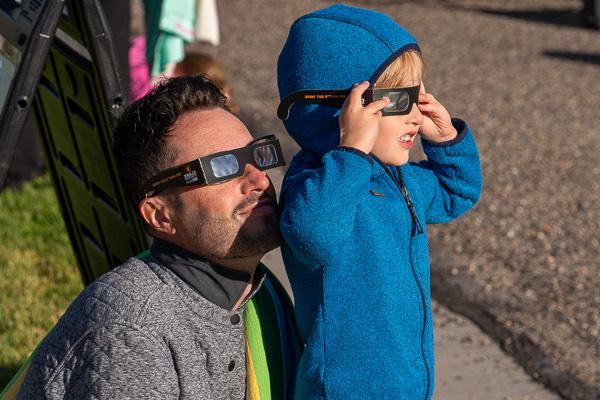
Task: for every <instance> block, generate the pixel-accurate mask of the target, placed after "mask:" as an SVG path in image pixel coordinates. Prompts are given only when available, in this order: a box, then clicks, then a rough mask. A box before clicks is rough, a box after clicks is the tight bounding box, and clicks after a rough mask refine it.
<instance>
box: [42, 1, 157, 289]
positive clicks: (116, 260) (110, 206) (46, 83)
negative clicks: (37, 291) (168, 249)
mask: <svg viewBox="0 0 600 400" xmlns="http://www.w3.org/2000/svg"><path fill="white" fill-rule="evenodd" d="M91 3H93V2H92V1H87V2H86V1H84V2H82V1H76V0H73V1H67V2H66V10H67V11H66V12H63V15H62V17H61V21H60V22H59V27H58V30H57V35H56V37H55V40H54V43H53V45H52V48H51V49H50V52H49V55H48V58H47V60H46V63H45V66H44V69H43V71H42V76H41V78H40V82H39V85H38V88H37V91H36V98H35V101H34V105H33V107H34V112H35V117H36V121H37V125H38V127H39V133H40V138H41V142H42V144H43V148H44V152H45V155H46V159H47V162H48V166H49V169H50V171H51V174H52V176H53V179H54V181H55V185H56V189H57V193H58V198H59V202H60V203H61V206H62V211H63V215H64V219H65V224H66V226H67V229H68V231H69V235H70V238H71V241H72V244H73V248H74V250H75V254H76V256H77V260H78V263H79V267H80V270H81V273H82V276H83V279H84V281H85V282H86V283H89V282H91V281H92V280H94V279H95V278H97V277H98V276H99V275H101V274H102V273H104V272H106V271H107V270H109V269H110V268H112V267H115V266H116V265H118V264H120V263H121V262H122V261H124V260H125V259H126V258H128V257H130V256H133V255H135V254H137V253H139V252H140V251H142V250H143V249H144V248H146V238H145V235H144V233H143V229H142V227H141V223H140V222H139V220H138V218H137V217H136V215H135V211H134V210H133V209H132V207H131V206H130V205H129V203H128V202H127V199H126V197H125V195H124V193H123V190H122V188H121V187H120V185H119V182H118V176H117V172H116V168H115V165H114V161H113V158H112V154H111V150H110V148H111V132H112V131H111V128H112V124H111V121H112V120H111V118H112V116H111V113H110V112H109V110H111V107H109V106H108V104H109V103H110V104H111V105H112V104H113V103H112V99H107V94H106V90H104V85H105V84H106V83H107V82H105V81H106V80H107V77H106V76H101V73H100V68H105V70H104V71H102V72H103V73H104V75H106V69H108V70H110V68H109V67H108V64H107V63H112V62H114V60H106V59H103V60H99V59H98V58H97V55H96V54H94V46H93V43H91V42H90V35H89V33H88V31H87V26H88V24H89V23H90V21H88V20H86V17H85V15H86V14H88V15H89V14H90V13H89V11H88V12H87V13H86V12H84V11H85V10H84V7H86V4H91ZM93 17H94V14H93V13H92V18H93ZM94 40H95V39H94ZM115 81H116V77H115ZM112 84H113V86H114V84H115V82H112ZM116 84H117V85H118V83H116ZM112 110H113V112H114V107H113V108H112Z"/></svg>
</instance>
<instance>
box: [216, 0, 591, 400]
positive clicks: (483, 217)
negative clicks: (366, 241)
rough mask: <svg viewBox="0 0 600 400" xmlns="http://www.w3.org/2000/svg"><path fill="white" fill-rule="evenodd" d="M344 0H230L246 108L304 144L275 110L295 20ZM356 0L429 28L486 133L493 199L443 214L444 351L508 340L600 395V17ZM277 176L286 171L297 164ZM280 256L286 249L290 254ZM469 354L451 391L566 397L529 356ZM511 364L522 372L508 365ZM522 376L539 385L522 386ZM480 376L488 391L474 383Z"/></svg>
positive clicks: (412, 26)
mask: <svg viewBox="0 0 600 400" xmlns="http://www.w3.org/2000/svg"><path fill="white" fill-rule="evenodd" d="M329 4H331V2H329V1H317V0H310V1H301V2H300V1H298V2H290V1H276V0H227V1H223V2H219V15H220V20H221V21H220V22H221V35H222V43H221V46H220V47H219V48H218V50H217V55H218V57H219V59H220V61H221V62H222V63H223V66H224V69H225V72H226V75H227V77H228V80H229V81H230V82H231V84H232V86H233V88H234V92H233V97H234V98H235V101H236V102H237V104H238V105H239V106H240V109H241V110H242V119H243V120H244V121H245V122H246V123H247V124H248V125H249V126H250V127H251V129H252V130H253V131H254V134H255V135H257V136H260V135H264V134H266V133H275V134H277V136H278V137H279V138H280V140H281V141H282V142H283V145H284V148H285V152H286V154H287V156H288V158H289V157H291V155H293V154H294V153H295V152H296V150H297V147H296V146H295V144H294V143H292V142H291V140H290V139H289V138H288V136H287V134H286V133H285V130H284V129H283V125H282V124H281V123H280V122H279V121H278V120H277V119H276V116H275V111H276V108H277V104H278V95H277V87H276V62H277V56H278V53H279V50H280V49H281V47H282V45H283V43H284V41H285V38H286V35H287V31H288V29H289V26H290V25H291V23H292V22H293V21H294V20H295V19H296V18H297V17H299V16H300V15H302V14H304V13H306V12H309V11H311V10H314V9H317V8H322V7H325V6H327V5H329ZM347 4H350V5H355V6H362V7H368V8H372V9H377V10H380V11H383V12H385V13H386V14H388V15H390V16H391V17H392V18H394V19H395V20H396V21H398V22H399V23H400V24H402V25H403V26H405V27H406V28H407V29H408V30H410V31H411V32H412V33H413V34H414V36H415V37H416V38H417V40H418V41H419V43H420V45H421V47H422V49H423V53H424V58H425V63H426V76H425V83H426V85H427V86H426V87H427V89H428V91H430V92H431V93H433V94H434V95H435V96H436V97H437V98H438V99H439V100H440V101H441V102H442V103H443V104H445V105H446V106H447V108H448V109H449V111H450V112H451V114H452V115H454V116H458V117H461V118H463V119H465V120H466V121H467V122H468V123H469V125H470V126H471V127H472V129H473V131H474V133H475V136H476V140H477V143H478V145H479V149H480V153H481V160H482V168H483V175H484V190H483V194H482V198H481V201H480V202H479V204H478V205H477V206H476V208H475V209H474V210H473V211H471V212H470V213H469V214H467V215H466V216H465V217H463V218H461V219H460V220H458V221H455V222H453V223H451V224H446V225H442V226H432V227H429V228H428V234H429V238H430V247H431V252H432V291H433V295H434V297H435V298H436V299H437V300H438V302H439V303H440V304H439V305H437V306H436V309H437V310H438V311H436V315H439V316H440V317H439V319H438V320H437V321H436V338H437V350H436V354H437V358H438V364H439V361H440V360H441V359H443V357H444V355H443V354H444V351H445V350H444V346H448V347H447V349H448V352H447V353H445V354H459V353H468V352H471V353H472V354H474V356H473V357H478V354H480V353H481V354H483V353H485V350H483V349H484V348H487V349H491V348H493V347H494V346H495V347H498V346H500V347H501V348H502V349H503V351H504V352H506V353H508V354H510V355H511V356H512V357H513V358H514V360H516V361H517V362H518V363H519V364H520V365H521V366H522V367H524V368H525V370H526V371H527V372H528V373H529V375H530V376H532V377H533V378H535V379H536V380H537V381H539V382H541V383H543V384H544V385H546V386H547V387H548V388H551V389H552V390H553V391H555V392H557V393H559V394H560V395H561V396H562V397H564V398H574V399H596V398H600V361H599V360H600V289H599V287H600V273H599V272H600V267H599V265H598V264H599V261H598V260H599V257H598V256H599V255H600V239H599V237H600V206H599V204H600V203H599V202H598V198H599V195H600V165H599V163H598V161H597V160H598V156H597V155H598V154H599V151H600V143H599V142H598V136H599V135H600V128H599V127H600V113H599V110H600V90H599V86H600V31H594V30H590V29H586V28H584V27H583V24H582V23H581V21H580V18H579V15H578V9H579V8H580V7H581V2H580V1H577V0H506V1H500V0H488V1H483V0H480V1H471V0H453V1H402V0H379V1H377V0H364V1H348V2H347ZM415 157H416V158H419V154H418V152H417V154H416V156H415ZM272 176H273V179H274V181H275V182H276V184H279V182H280V180H281V176H282V172H276V173H274V174H272ZM268 259H269V262H270V264H271V265H276V266H277V265H280V264H278V263H279V262H280V261H278V260H279V259H278V256H277V254H271V255H269V257H268ZM447 308H449V309H452V310H454V311H458V312H460V313H461V314H462V315H466V316H468V317H469V318H470V319H471V320H473V321H475V323H476V324H477V325H478V326H479V328H478V327H475V326H474V325H473V326H470V325H469V324H470V322H467V321H466V320H464V319H462V317H460V316H458V315H456V314H454V313H452V312H451V311H449V310H448V309H447ZM444 318H445V319H444ZM448 318H450V319H455V320H456V321H460V323H459V325H457V326H455V327H454V328H455V330H454V331H451V332H450V333H448V335H449V336H450V337H455V338H458V340H457V343H454V342H452V341H447V340H446V341H444V337H445V336H444V333H443V332H448V331H443V329H444V328H447V327H452V323H448V324H446V325H444V324H440V323H439V322H440V320H441V321H448ZM461 324H462V325H461ZM443 325H444V326H443ZM467 325H469V327H468V329H473V330H470V331H469V332H474V333H473V334H471V333H469V335H471V339H469V340H465V341H462V342H461V339H460V338H461V334H459V333H456V332H461V330H460V329H462V328H460V327H461V326H462V327H465V326H467ZM465 329H466V328H465ZM479 329H482V330H483V331H485V332H486V333H487V334H488V335H490V337H491V338H492V339H493V340H490V341H489V343H486V340H487V339H485V338H486V336H479V335H481V331H479ZM452 332H455V333H452ZM440 333H441V334H440ZM474 337H476V338H477V339H473V338H474ZM446 338H447V337H446ZM480 338H481V339H480ZM448 343H454V344H455V345H456V346H455V347H453V348H451V347H452V346H450V345H449V344H448ZM473 343H475V344H481V345H482V346H483V347H481V348H478V347H476V346H475V347H474V346H471V345H473ZM457 346H458V347H457ZM461 346H463V347H461ZM469 346H470V347H469ZM486 346H488V347H486ZM489 346H492V347H489ZM453 351H454V352H455V353H452V352H453ZM490 351H491V350H490ZM490 354H491V353H490ZM494 354H496V353H494ZM498 354H499V355H498V358H497V359H498V360H500V359H502V360H503V362H504V361H505V360H504V358H503V357H505V356H504V354H505V353H498ZM453 358H455V356H450V359H453ZM480 358H481V357H480ZM492 358H493V357H492ZM481 362H482V363H484V362H485V357H484V360H482V361H481ZM508 362H509V364H510V362H512V361H508ZM467 363H470V362H469V361H465V363H462V364H461V363H460V359H459V363H454V364H453V363H452V362H451V363H450V364H444V365H446V366H447V368H444V369H447V370H446V371H440V370H439V365H438V368H436V374H437V375H438V376H437V382H438V385H437V388H438V392H437V394H436V396H437V398H445V399H467V398H486V399H509V398H522V399H525V398H529V399H538V398H539V399H542V398H543V399H546V398H553V395H551V394H550V393H549V392H547V391H545V390H544V389H541V388H540V387H539V385H536V384H535V383H533V382H532V381H531V379H530V378H528V377H523V376H522V371H521V372H519V371H520V370H519V367H513V366H510V365H509V364H506V365H505V364H501V363H500V362H499V361H498V362H496V365H502V367H498V368H497V369H494V368H492V367H490V368H488V370H489V371H490V373H489V374H488V375H477V372H478V371H479V372H481V371H484V370H486V368H487V367H486V368H483V367H472V368H471V369H469V368H466V369H464V371H470V372H465V374H461V373H460V372H458V370H457V369H460V368H461V365H462V366H463V367H465V366H466V365H465V364H467ZM492 363H494V361H492ZM470 365H473V363H470ZM511 365H512V364H511ZM512 368H515V369H514V370H513V369H512ZM508 371H515V375H514V376H506V377H502V378H501V379H500V376H501V374H503V373H508ZM444 373H448V374H449V375H446V376H445V377H444V375H443V374H444ZM511 373H512V372H511ZM473 374H475V375H474V376H475V379H466V378H465V377H466V376H473ZM457 375H459V376H460V377H461V378H460V379H458V380H457V379H455V378H456V376H457ZM440 376H441V377H442V378H441V379H440ZM486 376H487V377H488V378H486ZM517 376H518V377H517ZM494 378H498V379H496V380H497V381H498V385H497V386H494V387H489V386H490V385H489V383H490V382H492V381H494ZM519 384H525V385H529V384H531V385H533V386H531V388H532V389H531V391H529V389H524V391H521V392H518V391H517V392H515V391H511V388H513V387H514V386H516V387H522V386H519ZM452 385H454V386H452ZM486 385H487V386H488V389H485V388H484V386H486ZM450 386H452V387H450ZM474 386H478V388H479V389H481V390H483V391H480V392H476V393H475V394H473V393H469V392H468V390H470V389H473V387H474ZM496 388H497V389H496ZM444 390H445V392H444ZM461 390H462V391H461ZM486 390H487V391H486Z"/></svg>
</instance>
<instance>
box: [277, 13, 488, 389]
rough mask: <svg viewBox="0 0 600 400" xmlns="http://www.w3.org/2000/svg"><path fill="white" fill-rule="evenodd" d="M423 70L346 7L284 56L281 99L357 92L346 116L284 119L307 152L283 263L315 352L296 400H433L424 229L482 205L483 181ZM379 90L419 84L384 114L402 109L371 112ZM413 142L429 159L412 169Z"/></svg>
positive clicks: (285, 203) (305, 107) (292, 184)
mask: <svg viewBox="0 0 600 400" xmlns="http://www.w3.org/2000/svg"><path fill="white" fill-rule="evenodd" d="M422 68H423V66H422V60H421V53H420V49H419V47H418V45H417V42H416V41H415V39H414V38H413V37H412V36H411V35H410V34H409V33H408V32H407V31H405V30H404V29H403V28H401V27H400V26H398V25H397V24H396V23H395V22H394V21H392V20H391V19H390V18H388V17H387V16H385V15H383V14H380V13H377V12H373V11H369V10H364V9H358V8H352V7H346V6H342V5H335V6H332V7H329V8H326V9H324V10H320V11H317V12H314V13H311V14H308V15H305V16H303V17H301V18H300V19H298V20H297V21H296V22H295V23H294V24H293V25H292V27H291V29H290V32H289V36H288V38H287V41H286V44H285V46H284V48H283V49H282V51H281V54H280V56H279V61H278V68H277V74H278V85H279V92H280V96H281V99H284V100H285V99H286V97H287V96H288V95H290V94H292V93H294V92H296V91H299V90H325V89H327V90H333V89H336V90H343V89H349V88H351V87H352V91H351V93H350V95H349V96H348V98H347V99H346V101H345V103H344V105H343V108H342V110H341V114H340V110H339V109H336V108H334V107H331V106H325V105H323V104H320V105H316V104H305V103H296V104H294V105H293V106H292V107H291V109H290V114H289V118H288V119H286V120H285V121H284V123H285V127H286V129H287V131H288V132H289V134H290V135H291V136H292V137H293V138H294V139H295V140H296V142H297V143H298V144H299V145H300V147H301V148H302V149H301V151H300V152H299V153H298V154H297V155H296V156H295V157H294V159H293V161H292V162H291V165H290V167H289V170H288V172H287V174H286V177H285V179H284V182H283V187H282V193H281V205H282V215H281V231H282V234H283V237H284V241H285V243H284V245H283V246H282V253H283V258H284V261H285V265H286V270H287V273H288V276H289V278H290V281H291V284H292V288H293V291H294V296H295V301H296V314H297V320H298V324H299V328H300V333H301V335H302V338H303V340H304V341H305V343H306V347H305V350H304V353H303V355H302V358H301V362H300V366H299V371H298V376H297V384H296V398H298V399H410V400H415V399H430V398H431V397H432V394H433V371H434V367H433V324H432V316H431V303H430V288H429V255H428V248H427V236H426V233H425V225H426V224H430V223H443V222H447V221H450V220H452V219H455V218H457V217H458V216H460V215H461V214H463V213H464V212H466V211H467V210H469V209H470V208H471V207H473V205H474V204H475V203H476V202H477V200H478V198H479V194H480V191H481V171H480V165H479V155H478V152H477V147H476V145H475V142H474V140H473V136H472V134H471V132H470V130H469V128H468V127H467V125H466V124H465V123H464V122H463V121H461V120H459V119H450V116H449V114H448V112H447V111H446V109H445V108H444V106H443V105H442V104H440V103H439V102H438V101H437V100H436V99H435V98H434V97H433V96H432V95H431V94H428V93H427V92H426V91H425V87H424V85H423V84H422V82H421V74H422ZM365 81H367V82H365ZM357 82H363V83H360V84H358V85H355V86H353V84H355V83H357ZM370 85H371V86H374V87H376V88H408V89H407V90H406V91H407V92H411V89H410V88H412V90H413V92H414V95H411V96H412V97H411V96H409V97H408V99H409V101H408V100H406V99H404V100H405V101H408V106H407V111H406V112H407V113H405V114H404V115H398V114H396V115H387V114H386V115H385V116H383V117H382V111H383V112H384V114H385V111H386V110H387V109H388V108H390V107H391V108H392V109H393V107H392V106H394V104H390V100H389V99H387V98H383V99H382V100H378V101H374V102H371V103H370V104H366V105H364V106H363V104H362V101H361V95H362V94H363V93H365V92H366V90H367V88H368V87H369V86H370ZM419 85H420V87H419ZM419 91H420V94H418V93H419ZM390 97H391V96H390ZM396 100H397V99H394V101H396ZM380 110H381V111H380ZM417 134H419V135H421V138H422V139H421V140H422V146H423V150H424V152H425V154H426V155H427V160H426V161H423V162H421V163H418V164H415V163H408V156H409V151H410V149H411V147H412V145H413V141H414V139H415V137H416V136H417Z"/></svg>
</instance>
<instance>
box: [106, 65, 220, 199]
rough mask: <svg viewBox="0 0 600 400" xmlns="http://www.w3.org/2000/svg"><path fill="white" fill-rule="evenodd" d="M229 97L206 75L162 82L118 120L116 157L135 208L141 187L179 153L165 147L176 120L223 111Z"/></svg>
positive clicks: (125, 187) (115, 146)
mask: <svg viewBox="0 0 600 400" xmlns="http://www.w3.org/2000/svg"><path fill="white" fill-rule="evenodd" d="M226 102H227V98H226V97H225V96H224V95H223V93H222V92H221V91H220V90H219V88H218V87H217V86H215V85H214V84H213V83H212V81H211V80H210V79H209V78H208V76H206V75H197V76H182V77H176V78H168V79H163V80H162V81H161V82H160V83H158V85H157V86H155V87H154V88H153V89H152V90H151V91H150V92H148V94H146V95H145V96H144V97H142V98H141V99H139V100H138V101H136V102H135V103H133V104H131V105H130V106H129V107H128V108H127V109H126V110H125V112H124V113H123V115H122V116H121V117H120V118H119V121H118V123H117V127H116V129H115V134H114V137H113V154H114V156H115V161H116V163H117V169H118V171H119V175H120V178H121V183H122V184H123V188H124V190H125V191H126V193H127V195H128V196H129V198H130V199H131V200H132V201H133V204H134V206H137V203H138V202H139V201H140V200H141V199H142V198H144V191H143V190H142V187H143V185H144V183H145V182H146V181H147V180H148V179H150V178H151V177H152V176H154V175H155V174H157V173H158V172H160V171H162V170H163V169H165V168H166V167H168V166H171V165H170V164H171V163H173V161H174V159H175V158H176V157H177V154H176V153H175V151H174V150H173V149H171V148H170V146H168V145H167V144H166V138H167V137H168V136H169V133H170V132H171V131H172V130H173V126H174V125H175V122H176V121H177V119H178V118H179V117H180V116H181V115H182V114H185V113H187V112H190V111H196V110H210V109H213V108H223V109H225V110H228V111H229V109H228V107H227V105H226Z"/></svg>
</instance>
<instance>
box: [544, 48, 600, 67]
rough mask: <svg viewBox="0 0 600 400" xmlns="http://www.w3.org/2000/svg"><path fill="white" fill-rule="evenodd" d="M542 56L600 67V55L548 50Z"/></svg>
mask: <svg viewBox="0 0 600 400" xmlns="http://www.w3.org/2000/svg"><path fill="white" fill-rule="evenodd" d="M542 54H543V55H545V56H546V57H552V58H559V59H561V60H568V61H575V62H583V63H588V64H594V65H600V53H578V52H575V51H556V50H548V51H544V52H543V53H542Z"/></svg>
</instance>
